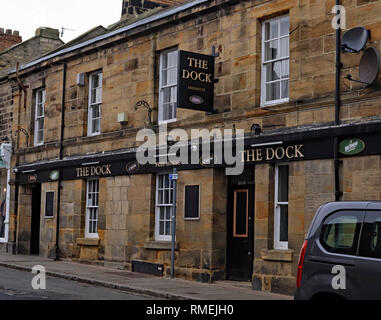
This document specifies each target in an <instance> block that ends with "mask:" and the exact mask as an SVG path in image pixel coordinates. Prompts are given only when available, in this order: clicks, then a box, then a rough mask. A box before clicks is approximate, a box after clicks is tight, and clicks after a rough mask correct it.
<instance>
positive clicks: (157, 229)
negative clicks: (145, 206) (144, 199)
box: [155, 173, 173, 241]
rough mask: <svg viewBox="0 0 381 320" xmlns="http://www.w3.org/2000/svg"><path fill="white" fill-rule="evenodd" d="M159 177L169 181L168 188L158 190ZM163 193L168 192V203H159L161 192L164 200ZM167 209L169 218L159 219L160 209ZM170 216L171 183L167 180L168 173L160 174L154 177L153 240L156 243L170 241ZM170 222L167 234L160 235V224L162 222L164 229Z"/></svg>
mask: <svg viewBox="0 0 381 320" xmlns="http://www.w3.org/2000/svg"><path fill="white" fill-rule="evenodd" d="M160 177H166V179H168V181H169V187H168V188H166V187H163V188H159V179H160ZM165 191H169V200H170V201H169V202H168V203H165V204H160V203H159V193H160V192H162V193H163V194H162V198H161V199H164V194H165ZM162 207H164V208H169V211H170V218H169V219H166V218H165V216H164V219H160V208H162ZM172 215H173V181H172V180H169V173H160V174H157V175H156V200H155V240H156V241H171V240H172V236H171V228H172ZM168 221H170V224H169V226H170V227H169V234H160V223H161V222H164V227H165V224H166V222H168Z"/></svg>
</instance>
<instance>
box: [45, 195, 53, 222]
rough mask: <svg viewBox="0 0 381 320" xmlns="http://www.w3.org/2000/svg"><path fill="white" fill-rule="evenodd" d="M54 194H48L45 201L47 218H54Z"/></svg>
mask: <svg viewBox="0 0 381 320" xmlns="http://www.w3.org/2000/svg"><path fill="white" fill-rule="evenodd" d="M53 208H54V192H47V193H46V199H45V217H53V216H54V209H53Z"/></svg>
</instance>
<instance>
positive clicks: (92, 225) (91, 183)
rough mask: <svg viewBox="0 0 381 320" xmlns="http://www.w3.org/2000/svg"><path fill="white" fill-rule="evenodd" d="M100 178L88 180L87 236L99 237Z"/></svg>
mask: <svg viewBox="0 0 381 320" xmlns="http://www.w3.org/2000/svg"><path fill="white" fill-rule="evenodd" d="M98 212H99V180H98V179H92V180H88V181H87V192H86V232H85V236H86V238H98Z"/></svg>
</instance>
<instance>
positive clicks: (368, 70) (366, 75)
mask: <svg viewBox="0 0 381 320" xmlns="http://www.w3.org/2000/svg"><path fill="white" fill-rule="evenodd" d="M379 70H380V54H379V53H378V51H377V49H376V48H374V47H369V48H368V49H366V50H365V51H364V54H363V56H362V57H361V61H360V67H359V72H360V81H361V82H362V83H364V84H367V85H368V86H370V85H371V84H373V83H374V82H375V81H376V79H377V76H378V72H379Z"/></svg>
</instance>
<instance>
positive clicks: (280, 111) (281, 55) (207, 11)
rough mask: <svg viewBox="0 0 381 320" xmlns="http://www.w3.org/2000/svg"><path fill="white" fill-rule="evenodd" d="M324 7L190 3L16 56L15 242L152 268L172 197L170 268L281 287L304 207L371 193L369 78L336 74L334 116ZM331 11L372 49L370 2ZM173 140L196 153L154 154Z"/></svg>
mask: <svg viewBox="0 0 381 320" xmlns="http://www.w3.org/2000/svg"><path fill="white" fill-rule="evenodd" d="M333 5H334V3H333V2H332V1H328V0H327V1H319V3H317V2H316V1H313V0H308V1H297V0H293V1H281V0H272V1H257V0H247V1H224V0H219V1H210V0H196V1H190V2H186V3H182V4H178V5H175V6H170V7H168V8H165V9H160V10H156V11H152V12H151V13H147V12H146V13H144V16H142V17H141V19H138V20H131V22H130V23H128V22H127V23H124V24H123V26H120V27H118V28H114V29H112V30H109V32H107V33H105V34H103V35H100V36H97V37H95V38H93V39H90V40H88V41H86V42H82V43H79V44H76V45H74V46H72V47H70V46H69V47H67V48H64V49H62V50H58V51H55V52H52V53H51V54H49V55H46V56H44V57H42V58H39V59H37V60H35V61H32V62H30V63H27V64H24V65H22V66H21V67H20V72H19V79H20V80H21V81H22V83H23V84H24V85H25V86H27V87H28V89H27V90H28V91H27V92H26V93H22V94H20V95H19V96H15V97H14V99H15V106H16V110H14V119H13V130H19V129H20V128H23V129H24V130H26V131H27V132H29V133H30V134H29V135H28V136H26V135H20V136H18V138H17V141H16V142H15V145H14V149H13V152H14V156H13V157H12V163H11V168H12V171H13V173H12V180H13V182H14V183H12V189H13V192H15V194H17V197H16V198H17V201H16V204H15V206H14V207H13V208H10V210H11V211H13V212H12V214H11V215H10V216H11V217H13V219H14V224H15V226H16V227H15V230H16V233H15V234H16V235H15V237H16V243H17V251H18V252H19V253H23V254H38V255H41V256H44V257H50V258H60V259H64V258H66V259H73V260H81V261H92V262H94V261H96V262H98V263H104V264H106V263H108V262H113V263H118V264H120V266H122V267H123V268H126V269H128V270H132V271H136V272H148V273H152V274H156V275H159V276H162V275H168V274H169V268H170V249H171V225H172V221H171V216H172V213H173V211H172V210H173V204H174V202H175V203H176V207H177V219H176V243H175V249H176V251H175V252H176V259H175V276H176V277H182V278H185V279H193V280H197V281H203V282H211V281H215V280H224V279H230V280H236V281H250V282H251V283H252V287H253V289H255V290H267V291H273V292H282V293H293V291H294V289H295V281H296V280H295V278H296V272H297V260H298V255H299V250H300V247H301V245H302V243H303V240H304V237H305V234H306V233H307V230H308V227H309V224H310V222H311V220H312V218H313V215H314V213H315V212H316V210H317V209H318V208H319V206H320V205H322V204H323V203H324V202H327V201H333V200H335V199H340V200H364V199H367V200H380V199H381V162H380V154H381V147H380V144H379V141H380V135H381V126H380V124H381V118H380V110H381V109H380V99H379V93H378V91H379V88H378V85H377V83H375V84H374V85H372V86H367V87H364V85H363V84H360V83H355V82H351V81H349V80H348V79H344V78H343V79H342V83H341V84H342V88H341V106H340V119H339V120H340V121H339V123H335V90H334V88H335V32H336V31H335V29H334V28H333V27H332V25H331V21H332V19H333V18H334V16H333V15H332V14H331V13H330V12H331V9H332V7H333ZM345 5H346V6H347V7H346V12H347V21H346V27H347V28H352V27H356V26H358V25H359V24H361V26H364V27H366V28H367V29H369V30H371V35H372V36H371V38H370V40H369V45H372V46H374V47H376V48H378V49H380V40H381V36H380V35H379V34H378V32H377V29H378V27H379V24H381V20H380V18H379V17H378V16H377V17H376V16H372V15H370V14H369V12H377V10H379V11H378V12H381V1H373V2H371V3H366V4H363V5H357V4H355V3H354V2H350V3H347V4H345ZM121 25H122V24H121ZM341 56H342V64H343V67H342V74H343V75H344V74H345V72H351V73H352V74H353V75H355V74H356V72H358V64H359V59H360V55H359V54H344V53H342V54H341ZM15 76H16V74H15V72H10V73H9V75H8V77H9V81H13V80H14V78H15ZM24 94H26V97H24ZM24 98H25V101H26V103H25V107H24V106H23V103H21V102H23V101H24ZM20 101H21V102H20ZM17 106H19V107H17ZM163 126H164V127H166V128H167V132H168V134H165V135H164V137H161V138H162V139H161V140H160V137H159V136H160V132H161V130H162V127H163ZM143 129H145V130H148V131H150V132H153V133H155V134H157V136H158V139H157V141H156V143H155V144H154V145H152V146H151V147H150V150H153V151H154V158H156V159H157V160H156V162H155V163H141V161H139V156H138V155H139V150H140V148H139V147H141V146H142V145H143V144H144V143H147V141H146V140H145V139H137V137H138V136H139V135H141V134H142V131H141V130H143ZM180 129H181V130H182V131H181V132H182V133H185V134H186V138H185V139H184V138H182V136H181V135H180V134H179V132H180V131H179V130H180ZM195 129H197V130H203V129H204V130H207V131H208V132H213V130H214V132H218V130H220V131H223V130H225V132H230V135H228V136H227V135H224V136H223V137H222V141H223V142H224V143H225V142H226V141H230V142H231V145H232V146H233V147H234V148H233V150H237V152H236V153H234V152H233V156H234V157H233V158H234V159H235V160H236V163H239V164H241V165H243V168H242V170H241V171H240V172H239V174H238V175H229V174H227V168H229V167H231V166H232V165H231V163H227V162H226V161H225V160H226V159H220V157H219V156H217V157H216V156H215V155H217V154H220V153H219V152H220V150H218V149H217V148H215V147H212V148H211V156H210V157H209V158H207V159H206V158H203V156H202V155H201V153H200V151H202V150H204V149H205V148H206V147H205V145H204V142H203V141H201V140H197V139H196V140H195V139H193V140H192V139H190V138H188V137H191V136H192V135H191V131H192V130H195ZM176 130H178V131H176ZM242 131H244V135H239V133H240V132H242ZM168 136H170V137H171V139H169V138H168ZM183 136H184V135H183ZM178 140H180V142H182V143H183V145H184V146H185V147H184V150H186V151H185V153H186V154H187V155H188V156H189V157H188V158H191V156H192V155H193V154H194V153H196V152H199V153H197V156H195V157H194V158H197V159H199V161H197V162H192V163H183V162H181V161H170V160H168V157H167V156H168V155H170V154H171V149H170V148H171V146H172V147H173V143H174V142H177V141H178ZM211 140H212V141H213V143H214V145H216V142H217V141H218V137H216V136H213V134H212V137H211ZM170 142H171V143H170ZM337 142H339V143H337ZM238 146H241V149H238ZM163 150H164V152H163V153H160V152H161V151H163ZM176 154H177V153H176ZM335 160H336V161H335ZM174 168H176V169H177V174H178V179H177V186H176V198H174V197H173V196H172V195H173V188H174V183H173V180H171V174H172V173H173V169H174Z"/></svg>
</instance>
